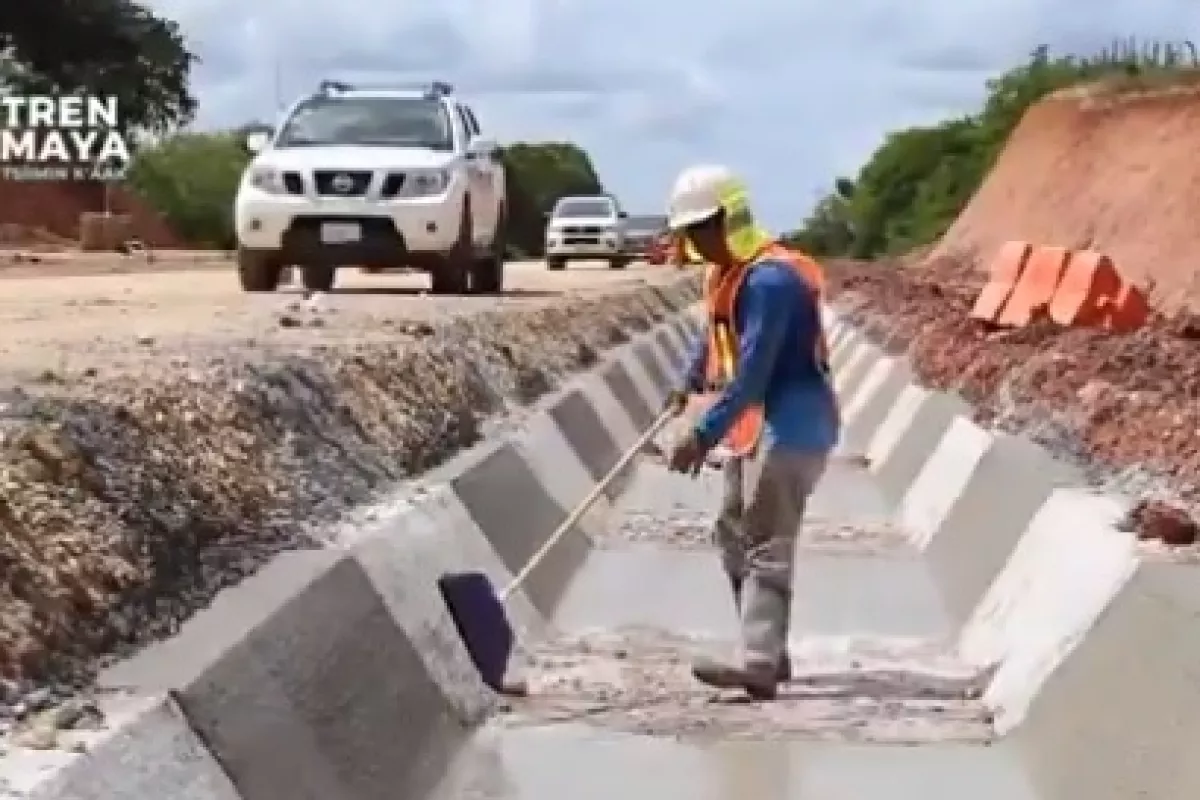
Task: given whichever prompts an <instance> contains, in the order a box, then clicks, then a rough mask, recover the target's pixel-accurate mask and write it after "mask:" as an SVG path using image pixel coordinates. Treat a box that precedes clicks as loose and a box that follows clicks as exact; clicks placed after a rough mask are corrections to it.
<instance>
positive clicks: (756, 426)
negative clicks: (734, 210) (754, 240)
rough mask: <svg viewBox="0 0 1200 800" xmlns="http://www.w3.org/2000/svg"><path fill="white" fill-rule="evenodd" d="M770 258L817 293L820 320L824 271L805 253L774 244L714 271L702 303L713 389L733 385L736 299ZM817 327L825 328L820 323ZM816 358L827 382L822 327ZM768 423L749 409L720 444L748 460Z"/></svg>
mask: <svg viewBox="0 0 1200 800" xmlns="http://www.w3.org/2000/svg"><path fill="white" fill-rule="evenodd" d="M768 258H769V259H772V260H775V261H781V262H783V263H785V264H788V265H790V266H791V267H792V269H794V270H795V271H796V274H797V275H799V276H800V279H801V280H803V281H804V282H805V283H807V284H808V285H809V286H811V287H812V288H813V289H814V290H815V292H816V295H817V301H818V314H819V313H820V308H819V303H820V301H821V298H822V297H823V295H824V292H825V274H824V272H823V271H822V270H821V265H820V264H818V263H817V262H816V261H815V260H814V259H812V258H810V257H809V256H807V255H805V254H804V253H801V252H798V251H795V250H789V249H788V248H786V247H784V246H783V245H781V244H778V243H776V242H772V243H770V244H768V245H766V246H765V247H763V248H762V249H761V250H759V251H758V253H757V254H755V256H754V258H753V259H751V260H750V261H748V262H747V263H745V264H742V265H740V266H738V267H736V268H734V269H732V270H729V271H727V272H725V273H724V274H722V273H721V271H720V270H718V269H712V270H710V271H709V273H708V275H707V276H706V278H705V286H704V298H705V302H706V304H707V306H708V359H707V363H706V365H705V378H706V379H707V382H708V385H709V387H712V388H724V387H725V386H727V385H728V384H729V382H730V381H731V380H733V375H734V371H735V369H736V363H737V354H738V341H737V331H736V330H735V327H734V323H733V314H734V307H735V304H736V302H737V295H738V292H739V291H740V290H741V288H742V284H743V283H745V280H746V276H747V275H748V274H749V273H750V270H751V269H753V268H754V266H755V265H756V264H757V263H758V262H760V261H762V260H764V259H768ZM818 324H819V325H820V324H822V323H821V321H820V319H819V318H818ZM814 356H815V357H816V359H817V365H818V368H820V369H821V371H822V372H823V373H825V375H826V378H827V379H828V375H829V343H828V339H827V338H826V336H825V331H824V328H823V327H822V330H821V332H820V335H819V336H818V338H817V352H816V353H815V354H814ZM764 419H765V416H764V409H763V407H762V406H761V405H754V406H751V407H750V408H747V409H746V410H745V411H743V412H742V414H741V416H739V417H738V418H737V419H736V420H735V421H734V423H733V425H732V426H731V427H730V429H729V432H728V433H726V434H725V438H724V439H723V440H722V444H724V445H725V446H726V447H728V448H729V450H730V451H731V452H732V453H733V455H735V456H745V455H750V454H751V453H753V452H754V450H755V448H757V447H758V442H759V440H760V439H761V438H762V432H763V422H764Z"/></svg>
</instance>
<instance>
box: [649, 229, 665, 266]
mask: <svg viewBox="0 0 1200 800" xmlns="http://www.w3.org/2000/svg"><path fill="white" fill-rule="evenodd" d="M670 254H671V234H670V233H669V232H667V231H664V232H662V233H660V234H658V235H657V236H655V237H654V241H652V242H651V243H650V246H649V247H648V248H646V255H645V258H646V263H647V264H653V265H654V266H662V265H663V264H666V263H667V260H668V258H669V257H670Z"/></svg>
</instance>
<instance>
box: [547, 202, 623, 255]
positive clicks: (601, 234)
mask: <svg viewBox="0 0 1200 800" xmlns="http://www.w3.org/2000/svg"><path fill="white" fill-rule="evenodd" d="M628 216H629V215H628V214H626V213H625V212H624V211H622V210H621V209H620V206H618V205H617V201H616V198H614V197H611V196H609V195H577V196H571V197H560V198H559V199H558V202H557V203H555V205H554V210H553V211H551V212H550V214H549V215H548V219H547V222H546V268H547V269H553V270H560V269H565V268H566V266H567V262H568V261H588V260H603V261H607V262H608V265H609V266H610V267H611V268H613V269H624V268H625V267H627V266H628V265H629V262H630V260H631V259H630V257H629V255H628V254H627V253H626V252H625V236H624V230H623V228H624V222H625V220H626V219H627V218H628Z"/></svg>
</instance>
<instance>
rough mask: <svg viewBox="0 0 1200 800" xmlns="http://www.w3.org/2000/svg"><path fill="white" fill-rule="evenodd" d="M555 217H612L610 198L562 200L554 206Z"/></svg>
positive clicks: (613, 212)
mask: <svg viewBox="0 0 1200 800" xmlns="http://www.w3.org/2000/svg"><path fill="white" fill-rule="evenodd" d="M554 216H556V217H613V216H616V208H614V207H613V203H612V201H611V200H563V201H562V202H560V203H559V204H558V205H557V206H555V208H554Z"/></svg>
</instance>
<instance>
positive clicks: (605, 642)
mask: <svg viewBox="0 0 1200 800" xmlns="http://www.w3.org/2000/svg"><path fill="white" fill-rule="evenodd" d="M714 652H720V647H719V645H718V644H717V643H714V642H705V641H699V640H694V639H689V638H686V637H681V636H679V635H678V634H675V633H671V632H669V631H663V630H654V629H649V628H628V629H623V630H616V631H597V632H591V633H585V634H582V635H579V636H573V637H564V638H561V639H557V640H554V641H551V642H549V643H547V644H545V645H542V646H541V647H539V648H537V649H536V650H535V651H534V652H533V653H532V654H531V656H532V666H531V667H530V669H529V671H528V679H529V687H530V692H529V696H528V697H526V698H521V699H514V700H511V701H510V702H509V704H508V705H507V706H506V707H505V708H504V709H503V711H504V713H503V714H502V715H501V717H500V719H499V724H501V725H503V726H505V727H532V726H547V725H555V724H564V723H581V722H582V723H587V724H591V725H594V726H596V727H599V728H605V729H609V730H615V731H621V732H626V733H636V734H642V735H647V736H671V737H675V738H679V739H722V740H729V739H757V740H763V739H791V738H806V739H820V740H826V741H838V742H848V741H861V742H886V743H891V744H919V743H922V742H932V741H950V740H953V741H973V742H985V741H989V740H990V739H991V738H992V728H991V718H990V715H989V713H988V712H987V711H986V710H985V709H984V708H983V704H982V703H981V702H980V701H979V696H980V693H981V688H982V686H983V685H985V682H986V676H985V675H979V674H975V673H973V672H972V671H971V670H969V669H967V668H965V667H964V666H963V665H962V664H961V663H959V662H957V661H955V660H954V658H953V657H952V656H950V655H949V654H948V653H947V651H946V649H945V648H942V647H940V646H938V645H936V644H932V643H929V642H918V641H908V640H903V641H900V640H897V641H890V640H866V639H864V640H842V639H838V640H833V639H830V640H828V641H826V640H822V639H819V638H814V639H810V640H806V641H805V642H804V643H803V644H802V646H801V649H800V650H798V651H794V652H793V654H792V655H793V665H794V669H796V670H800V669H801V667H802V668H803V671H797V672H796V674H795V675H794V676H793V680H792V681H791V682H789V683H787V684H784V685H782V686H781V687H780V690H779V697H778V698H777V699H776V700H774V701H772V702H767V703H755V702H750V701H749V700H748V699H747V698H746V697H745V696H744V695H743V694H741V693H740V692H721V691H716V690H713V689H709V688H706V687H705V686H703V685H702V684H699V683H697V682H696V680H695V679H694V678H692V676H691V673H690V668H689V663H690V660H691V658H692V657H693V655H694V654H696V653H714Z"/></svg>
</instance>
